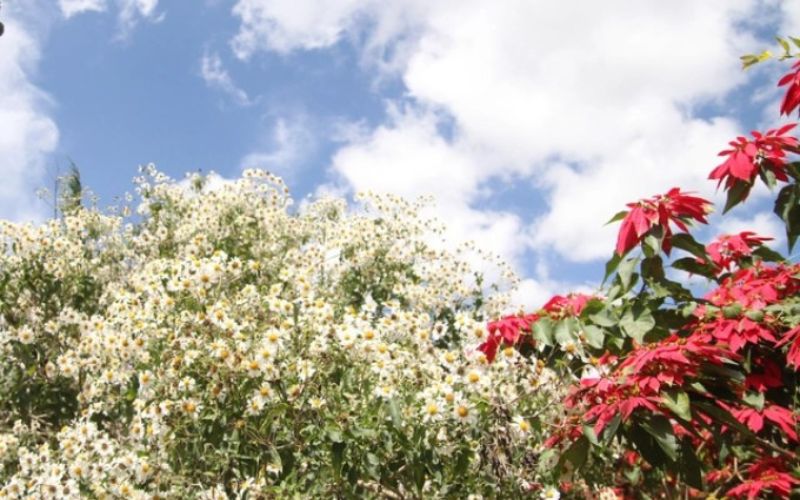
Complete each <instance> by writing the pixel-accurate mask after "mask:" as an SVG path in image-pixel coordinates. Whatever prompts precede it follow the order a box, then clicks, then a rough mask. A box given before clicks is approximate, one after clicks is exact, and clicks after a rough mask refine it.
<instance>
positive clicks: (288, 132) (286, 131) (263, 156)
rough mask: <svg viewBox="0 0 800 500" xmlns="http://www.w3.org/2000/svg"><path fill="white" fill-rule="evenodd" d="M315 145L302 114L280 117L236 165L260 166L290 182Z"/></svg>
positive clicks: (244, 166) (245, 166)
mask: <svg viewBox="0 0 800 500" xmlns="http://www.w3.org/2000/svg"><path fill="white" fill-rule="evenodd" d="M315 147H316V141H315V139H314V133H313V131H312V130H311V127H310V125H309V124H308V122H307V119H306V118H305V117H304V116H303V115H294V116H290V117H280V118H278V119H277V120H275V124H274V125H273V127H272V129H271V130H270V132H269V133H268V134H267V136H266V137H265V140H264V141H263V145H262V148H260V149H258V150H256V151H253V152H251V153H249V154H247V155H246V156H245V157H244V158H242V161H241V162H240V166H241V168H242V169H246V168H261V169H264V170H267V171H270V172H272V173H274V174H277V175H280V176H281V177H283V179H284V180H286V181H287V182H290V183H291V182H292V181H294V180H295V176H296V175H297V171H298V170H299V169H301V168H302V166H303V163H304V161H305V159H306V158H307V157H308V155H310V154H311V153H312V152H313V151H314V148H315Z"/></svg>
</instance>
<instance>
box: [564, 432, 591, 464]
mask: <svg viewBox="0 0 800 500" xmlns="http://www.w3.org/2000/svg"><path fill="white" fill-rule="evenodd" d="M589 446H590V443H589V439H587V438H586V436H581V437H579V438H578V439H577V440H575V441H574V442H573V443H572V444H571V445H570V446H569V448H567V449H566V451H564V453H562V454H561V457H560V458H559V459H558V465H557V468H558V469H559V470H563V468H564V465H565V464H566V462H569V463H571V464H572V466H573V467H574V468H575V469H580V468H581V467H582V466H583V464H584V463H586V458H587V457H588V456H589Z"/></svg>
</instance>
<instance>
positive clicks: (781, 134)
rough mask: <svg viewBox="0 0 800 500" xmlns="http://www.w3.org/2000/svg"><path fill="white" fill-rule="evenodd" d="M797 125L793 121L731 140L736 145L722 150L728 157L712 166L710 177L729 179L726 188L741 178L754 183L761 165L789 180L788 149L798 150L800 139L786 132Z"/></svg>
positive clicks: (778, 177)
mask: <svg viewBox="0 0 800 500" xmlns="http://www.w3.org/2000/svg"><path fill="white" fill-rule="evenodd" d="M796 125H797V124H796V123H790V124H788V125H784V126H783V127H781V128H779V129H773V130H768V131H767V132H766V133H764V134H761V133H760V132H756V131H753V132H751V134H752V135H753V140H748V139H747V138H745V137H737V138H736V140H735V141H731V142H730V145H731V148H732V149H726V150H725V151H722V152H721V153H720V154H719V155H720V156H727V157H728V158H727V159H726V160H725V161H724V162H722V163H721V164H720V165H718V166H717V167H716V168H715V169H714V170H712V171H711V174H710V175H709V176H708V178H709V179H715V180H719V184H722V181H725V189H730V188H731V187H733V185H734V184H736V182H739V181H741V182H745V183H748V184H750V183H752V182H753V180H754V179H755V177H756V175H758V171H759V169H760V168H762V167H764V168H766V169H768V170H770V171H771V172H772V173H773V174H774V175H775V178H776V179H778V180H781V181H784V182H785V181H787V180H789V178H788V177H787V176H786V152H787V151H791V152H797V147H798V141H797V139H796V138H795V137H791V136H787V135H786V133H787V132H789V131H790V130H792V129H793V128H794V127H795V126H796Z"/></svg>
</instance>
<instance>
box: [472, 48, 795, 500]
mask: <svg viewBox="0 0 800 500" xmlns="http://www.w3.org/2000/svg"><path fill="white" fill-rule="evenodd" d="M793 42H795V44H796V45H797V46H798V47H800V40H795V39H793ZM787 50H788V49H787ZM753 57H754V56H753ZM746 62H747V61H746ZM798 74H800V66H798V65H797V64H795V65H794V66H793V68H792V73H790V74H789V75H786V76H785V77H784V78H783V79H781V81H780V83H779V85H780V86H785V85H788V87H787V94H786V98H785V99H784V101H783V104H782V106H781V111H782V113H784V114H789V113H791V112H793V111H794V110H795V109H796V108H797V106H798V86H797V82H798ZM794 127H795V124H794V123H791V124H788V125H784V126H782V127H780V128H779V129H777V130H770V131H768V132H766V133H763V134H762V133H759V132H753V134H752V135H753V138H754V139H753V140H748V139H746V138H744V137H740V138H738V139H737V140H736V141H733V142H731V143H730V144H731V146H732V149H729V150H725V151H723V152H722V153H720V155H721V156H724V157H726V159H725V161H724V162H723V163H722V164H721V165H719V166H718V167H716V168H715V169H714V170H713V171H712V172H711V174H710V176H709V177H710V179H712V180H717V181H718V182H719V184H720V185H722V186H724V189H725V190H726V191H727V202H726V206H725V212H727V211H728V210H730V209H731V208H733V207H734V206H736V205H738V204H739V203H742V202H743V201H744V200H745V199H746V197H747V195H748V193H749V192H750V190H751V189H752V187H753V185H754V183H755V182H756V179H757V178H760V179H761V180H762V181H763V182H764V183H765V184H766V185H767V186H768V187H769V188H775V187H777V185H778V183H779V182H783V183H786V185H785V186H783V187H782V188H781V190H780V192H779V194H778V196H777V200H776V202H775V213H776V214H777V215H778V216H779V217H780V218H781V219H782V220H783V222H784V224H785V226H786V233H787V240H788V243H789V249H790V250H791V248H792V247H793V245H794V243H795V242H796V239H797V237H798V235H799V234H800V162H797V161H791V155H794V154H797V153H800V149H798V144H799V142H798V139H797V138H795V137H792V136H789V135H787V134H788V133H789V132H790V131H792V129H793V128H794ZM723 181H724V182H723ZM628 208H629V210H627V211H624V212H620V213H619V214H617V215H616V216H615V217H614V218H613V219H612V221H617V220H621V221H622V224H621V228H620V231H619V237H618V240H617V246H616V251H615V253H614V256H613V257H612V259H611V260H610V261H609V263H608V264H607V266H606V271H607V276H606V278H609V277H611V276H613V279H612V281H611V283H610V286H609V287H608V288H607V289H605V290H603V293H601V294H599V295H598V296H595V297H585V296H580V295H572V296H569V297H568V298H564V297H557V298H556V301H557V303H559V304H569V306H567V307H563V308H561V309H558V311H557V312H556V313H555V314H554V311H553V310H552V301H551V303H548V304H547V305H545V306H544V307H543V308H542V310H541V311H537V312H535V313H534V314H528V315H520V316H512V317H507V318H504V319H502V320H500V321H498V322H490V323H489V326H488V329H489V332H490V337H489V338H488V339H487V341H486V342H485V343H484V344H483V345H482V346H480V349H481V350H482V351H483V352H485V353H486V354H487V358H488V359H489V360H491V359H493V357H494V353H495V352H497V350H498V349H503V348H508V346H513V347H514V348H516V349H517V350H519V352H539V353H541V354H540V356H542V357H543V359H546V360H548V362H549V364H548V366H551V367H552V368H554V369H555V370H556V371H557V372H559V373H562V374H569V373H582V377H581V380H580V381H579V382H577V383H575V384H573V386H572V387H571V389H570V390H569V394H568V396H567V397H566V398H565V401H564V405H565V407H566V409H567V414H566V416H565V418H564V419H563V420H561V421H560V423H559V425H558V428H557V429H556V431H555V432H553V433H552V435H551V436H550V437H549V438H548V439H547V441H546V445H547V446H550V447H553V448H556V449H559V450H560V455H561V458H560V461H559V466H560V470H561V471H562V473H563V474H564V475H563V476H562V480H563V481H564V482H563V483H562V485H563V487H562V489H563V490H564V491H573V492H582V493H585V492H588V491H590V489H589V488H590V487H592V486H596V485H598V484H599V485H610V486H613V496H616V497H623V498H628V497H630V498H633V497H637V498H638V497H640V496H641V495H643V494H645V495H647V496H648V497H657V498H680V497H683V498H688V497H697V498H709V497H720V496H727V497H731V498H738V497H747V498H756V497H775V496H782V497H788V496H790V495H793V494H795V495H796V494H798V493H800V458H798V452H800V440H799V439H798V433H797V424H798V416H799V414H798V410H800V394H798V389H799V388H800V376H798V370H800V264H797V263H793V262H791V261H789V260H787V259H785V258H784V257H783V256H781V255H780V254H778V253H776V252H775V251H773V250H771V249H770V248H767V247H765V246H763V244H764V243H765V242H766V241H769V239H770V238H764V237H760V236H758V235H756V234H755V233H753V232H750V231H745V232H741V233H739V234H733V235H723V236H721V237H719V238H718V239H717V240H715V241H713V242H711V243H710V244H708V245H703V244H701V243H699V242H698V241H696V240H695V238H694V237H693V236H692V235H691V234H690V227H689V225H690V224H691V223H707V220H706V215H707V214H708V212H709V211H710V209H711V203H710V202H708V201H707V200H704V199H702V198H698V197H695V196H691V195H687V194H686V193H683V192H681V191H680V189H678V188H673V189H671V190H670V191H669V192H667V193H666V194H664V195H660V196H655V197H652V198H648V199H645V200H642V201H639V202H636V203H631V204H628ZM672 225H674V226H676V227H677V228H678V229H679V230H680V232H679V233H677V234H674V233H673V229H672ZM637 247H638V248H640V249H641V252H640V253H633V254H632V253H631V252H632V250H634V249H635V248H637ZM673 248H677V249H679V250H681V251H682V252H684V253H685V254H688V255H687V256H683V257H681V258H677V259H673V260H671V261H669V260H667V259H666V257H669V255H670V252H671V250H672V249H673ZM668 267H671V268H672V270H669V269H668ZM681 271H685V272H689V273H691V274H694V275H699V276H703V277H705V278H706V279H708V280H709V282H710V283H711V284H712V287H711V289H710V290H709V291H708V292H707V293H706V294H705V295H703V296H696V295H695V293H694V292H693V290H691V289H689V288H687V287H686V286H685V285H684V284H682V283H681V282H680V281H675V277H674V276H675V275H676V274H677V273H679V272H681ZM493 332H494V333H493Z"/></svg>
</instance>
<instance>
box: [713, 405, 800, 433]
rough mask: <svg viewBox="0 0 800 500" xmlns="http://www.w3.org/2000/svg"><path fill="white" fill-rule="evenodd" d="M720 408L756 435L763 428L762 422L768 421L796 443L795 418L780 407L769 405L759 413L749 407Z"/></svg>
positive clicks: (788, 411) (725, 406)
mask: <svg viewBox="0 0 800 500" xmlns="http://www.w3.org/2000/svg"><path fill="white" fill-rule="evenodd" d="M720 406H723V407H724V408H725V409H726V410H728V411H730V412H731V414H732V415H733V416H734V417H736V420H738V421H739V422H741V423H742V424H744V425H746V426H747V428H748V429H750V430H751V431H753V432H755V433H756V434H758V433H759V432H761V429H763V428H764V422H765V421H769V422H772V423H773V424H775V425H777V426H778V427H780V429H781V430H782V431H783V433H784V434H785V435H786V437H788V438H789V439H791V440H792V441H797V431H796V430H795V423H796V421H797V418H796V417H795V416H794V414H793V413H792V412H791V411H790V410H788V409H786V408H784V407H782V406H778V405H770V406H766V407H764V409H763V410H761V411H758V410H756V409H755V408H749V407H742V408H734V409H731V408H728V407H727V405H723V404H721V405H720Z"/></svg>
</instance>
